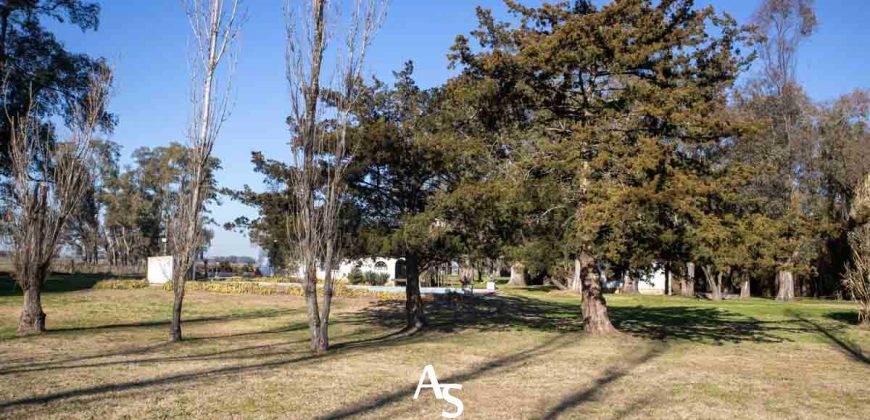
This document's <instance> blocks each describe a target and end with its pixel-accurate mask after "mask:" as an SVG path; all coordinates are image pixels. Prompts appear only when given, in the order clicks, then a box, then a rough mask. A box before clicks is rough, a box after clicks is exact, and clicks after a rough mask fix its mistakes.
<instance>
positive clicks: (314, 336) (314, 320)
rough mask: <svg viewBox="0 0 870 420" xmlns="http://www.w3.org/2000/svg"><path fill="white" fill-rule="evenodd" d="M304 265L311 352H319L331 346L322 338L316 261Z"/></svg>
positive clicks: (304, 285) (303, 285)
mask: <svg viewBox="0 0 870 420" xmlns="http://www.w3.org/2000/svg"><path fill="white" fill-rule="evenodd" d="M311 254H312V255H313V252H312V253H311ZM303 265H304V266H305V267H306V269H305V278H304V279H303V284H302V287H303V288H305V303H306V306H307V308H308V314H307V315H308V332H309V334H310V335H311V350H313V351H316V352H317V351H322V350H323V349H324V345H328V344H329V343H328V342H326V341H325V340H324V339H323V336H322V334H323V328H322V325H321V323H320V310H319V309H318V304H317V265H316V263H315V262H314V260H310V261H306V262H303Z"/></svg>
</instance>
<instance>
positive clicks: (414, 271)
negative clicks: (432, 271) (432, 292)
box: [405, 254, 426, 332]
mask: <svg viewBox="0 0 870 420" xmlns="http://www.w3.org/2000/svg"><path fill="white" fill-rule="evenodd" d="M405 269H406V270H407V274H408V281H407V283H406V285H405V315H406V317H407V325H406V326H405V329H406V330H407V331H412V332H415V331H419V330H420V329H422V328H423V327H425V326H426V317H425V315H424V313H423V298H422V297H421V296H420V259H419V257H418V256H417V255H416V254H408V255H406V256H405Z"/></svg>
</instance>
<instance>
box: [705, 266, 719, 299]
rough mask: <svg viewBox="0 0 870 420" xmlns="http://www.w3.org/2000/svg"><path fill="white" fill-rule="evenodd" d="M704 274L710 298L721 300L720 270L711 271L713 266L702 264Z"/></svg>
mask: <svg viewBox="0 0 870 420" xmlns="http://www.w3.org/2000/svg"><path fill="white" fill-rule="evenodd" d="M704 276H705V277H706V278H707V284H708V287H709V289H710V299H712V300H722V272H721V271H720V272H718V273H715V274H714V273H713V266H710V265H706V266H704Z"/></svg>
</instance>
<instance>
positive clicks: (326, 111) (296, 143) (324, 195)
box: [285, 0, 386, 351]
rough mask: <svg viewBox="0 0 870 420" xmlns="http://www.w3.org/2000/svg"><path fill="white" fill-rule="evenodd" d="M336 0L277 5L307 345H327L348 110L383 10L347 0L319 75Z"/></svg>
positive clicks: (373, 1) (377, 2)
mask: <svg viewBox="0 0 870 420" xmlns="http://www.w3.org/2000/svg"><path fill="white" fill-rule="evenodd" d="M340 3H341V2H339V1H337V0H300V1H299V3H298V5H296V7H294V5H292V4H288V6H287V7H286V9H285V14H286V19H287V51H286V67H287V68H286V72H287V80H288V83H289V87H290V106H291V114H290V117H288V124H289V125H290V129H291V132H292V133H293V136H294V138H293V141H292V142H291V154H292V156H291V160H292V163H293V167H294V171H293V172H292V176H291V179H290V182H289V184H290V185H289V188H290V190H291V194H293V198H294V199H293V204H294V208H293V211H292V214H291V215H290V216H289V217H290V218H291V219H292V220H290V221H289V224H288V225H289V226H290V228H291V231H292V235H290V236H291V237H292V238H293V242H292V243H291V244H290V246H291V249H293V251H294V253H295V257H296V258H297V260H298V262H299V264H300V266H301V267H302V270H303V271H304V276H303V288H304V289H305V302H306V304H307V305H308V327H309V332H310V335H311V348H312V349H313V350H315V351H325V350H327V349H328V348H329V313H330V309H331V305H332V295H333V293H334V289H335V281H336V280H337V279H335V278H333V277H332V276H333V273H332V272H333V267H335V266H336V264H337V263H338V261H340V259H341V255H340V251H339V250H340V244H339V226H338V225H339V216H340V211H341V206H342V201H343V197H344V193H345V184H344V181H343V178H344V173H345V169H346V168H347V166H348V163H349V162H348V159H349V158H348V156H349V153H348V145H347V141H346V133H347V127H348V126H349V125H350V124H351V121H350V110H351V108H352V106H353V104H354V102H355V101H356V99H357V96H358V92H357V86H358V83H359V81H360V79H361V73H362V67H363V63H364V60H365V55H366V49H367V47H368V46H369V44H370V42H371V37H372V34H373V33H374V32H375V31H376V30H377V28H378V27H379V26H380V24H381V22H382V21H383V17H384V12H385V10H386V7H385V6H386V2H385V0H354V2H353V4H352V5H351V17H350V21H349V22H348V23H347V25H345V27H343V28H340V29H342V30H344V31H345V43H344V46H343V48H338V49H337V51H338V53H337V57H336V70H335V71H334V72H333V73H332V74H331V75H328V76H325V75H324V71H323V57H324V53H325V51H326V50H327V47H328V45H329V41H330V38H331V35H332V32H330V30H331V28H332V27H333V26H334V27H336V28H338V25H333V22H332V20H337V15H338V12H339V10H340ZM328 6H334V8H333V7H328ZM336 23H337V22H336ZM328 28H330V29H328ZM330 76H331V77H330ZM324 80H330V81H329V82H327V83H324ZM322 103H325V104H328V108H327V106H321V105H322ZM318 263H320V265H321V267H323V271H324V272H325V278H324V283H323V284H324V286H323V300H322V302H319V300H318V294H317V265H318Z"/></svg>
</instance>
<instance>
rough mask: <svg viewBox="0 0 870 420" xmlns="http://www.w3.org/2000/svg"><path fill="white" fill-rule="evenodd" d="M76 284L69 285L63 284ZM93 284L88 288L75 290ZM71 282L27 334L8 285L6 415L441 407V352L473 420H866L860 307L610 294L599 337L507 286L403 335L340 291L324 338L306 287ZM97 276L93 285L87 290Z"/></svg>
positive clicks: (418, 412) (2, 352) (260, 413)
mask: <svg viewBox="0 0 870 420" xmlns="http://www.w3.org/2000/svg"><path fill="white" fill-rule="evenodd" d="M64 284H66V287H63V285H64ZM74 284H78V287H73V286H72V285H74ZM87 284H88V280H87V279H81V278H78V279H74V280H69V279H68V280H67V281H63V280H56V281H55V282H51V283H49V290H52V289H54V290H63V292H54V293H52V292H49V293H46V294H45V295H44V296H43V302H44V305H45V311H46V313H47V314H48V328H49V330H50V332H49V333H47V334H45V335H43V336H34V337H23V338H19V337H16V336H15V335H14V332H15V325H16V320H17V316H18V311H19V308H20V304H21V302H20V299H21V298H20V296H16V295H14V294H13V293H12V292H10V291H9V290H5V289H8V288H7V287H6V286H7V285H8V283H0V286H2V287H3V288H4V290H3V293H0V417H3V418H16V419H21V418H227V417H233V418H317V417H320V418H350V417H354V418H356V417H363V418H433V419H434V418H440V415H439V414H440V412H441V410H442V409H450V410H452V407H451V406H449V405H448V404H446V403H444V402H442V401H437V400H435V398H434V397H433V396H432V393H431V391H430V390H426V391H424V393H423V396H421V398H420V399H418V400H416V401H415V400H412V395H413V393H414V390H415V388H416V385H417V381H418V379H419V377H420V374H421V371H422V368H423V366H424V365H426V364H432V365H434V367H435V369H436V371H437V373H438V378H439V380H440V382H442V383H460V384H462V385H463V389H462V390H461V391H458V392H457V391H454V392H453V394H454V395H455V396H457V397H459V398H460V399H462V401H463V402H464V405H465V414H464V416H463V418H490V419H491V418H556V417H564V418H611V419H615V418H647V417H657V418H665V417H666V418H686V419H696V418H723V419H724V418H728V419H734V418H806V419H818V418H855V419H858V418H866V415H867V413H868V411H870V394H868V392H867V391H868V386H870V359H868V355H867V352H868V349H870V331H865V330H860V329H858V328H856V327H854V326H853V325H851V324H850V322H854V317H855V309H854V307H853V306H852V305H851V304H850V303H848V302H827V301H807V300H805V301H800V302H797V303H792V304H778V303H775V302H771V301H767V300H760V299H752V300H749V301H740V302H737V301H728V302H720V303H712V302H704V301H697V300H689V299H683V298H665V297H647V296H638V297H628V296H611V297H609V303H610V304H611V314H612V316H613V318H614V321H615V323H616V324H617V326H618V327H619V328H620V329H621V330H622V331H624V332H625V333H624V334H622V335H620V336H616V337H610V338H602V339H593V338H589V337H586V336H584V334H583V333H582V328H581V321H580V319H579V311H580V310H579V304H578V301H577V299H576V298H574V297H571V296H567V295H565V294H564V293H563V292H551V291H547V290H544V289H540V288H538V289H508V290H506V291H503V293H502V294H501V295H500V296H498V297H493V298H486V299H480V300H477V301H475V302H468V303H461V302H459V303H455V302H454V303H450V302H446V301H444V302H430V304H429V306H428V308H427V309H429V310H430V311H431V312H432V313H434V315H432V322H433V324H434V325H433V328H431V329H430V330H429V331H427V332H425V333H421V334H418V335H415V336H404V335H397V334H394V332H395V331H396V329H397V327H399V326H400V325H401V324H402V323H403V314H402V312H401V309H402V307H401V305H402V303H401V302H395V303H394V302H377V301H371V300H365V299H340V300H338V301H337V308H336V311H335V316H334V319H335V323H334V326H333V327H332V331H331V336H332V342H333V344H334V345H335V349H334V350H333V351H330V352H329V353H328V354H326V355H322V356H318V355H315V354H312V353H311V352H309V351H308V347H307V342H306V339H307V331H306V325H305V315H304V302H303V299H302V298H298V297H290V296H252V295H221V294H208V293H191V294H190V295H189V297H188V298H187V299H186V300H185V318H186V319H187V322H186V323H185V334H186V335H187V337H189V338H190V339H189V340H186V341H185V342H183V343H180V344H168V343H167V342H166V338H167V332H168V316H169V312H170V307H171V294H170V293H168V292H165V291H163V290H161V289H159V288H147V289H138V290H90V289H86V288H84V287H87ZM76 288H83V289H82V290H74V289H76Z"/></svg>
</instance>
